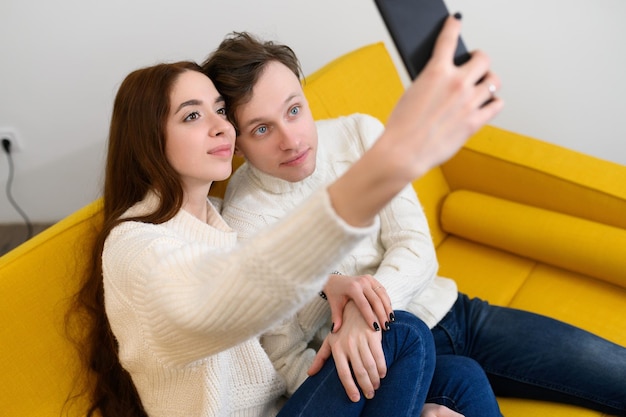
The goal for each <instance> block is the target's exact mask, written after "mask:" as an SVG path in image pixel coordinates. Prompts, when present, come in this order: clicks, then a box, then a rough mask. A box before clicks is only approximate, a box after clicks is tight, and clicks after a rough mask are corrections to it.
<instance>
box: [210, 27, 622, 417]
mask: <svg viewBox="0 0 626 417" xmlns="http://www.w3.org/2000/svg"><path fill="white" fill-rule="evenodd" d="M479 60H486V58H485V56H484V55H483V54H482V53H480V52H475V53H474V54H473V58H472V60H470V62H472V61H474V62H476V61H479ZM203 68H204V70H205V72H206V73H207V75H209V76H210V77H211V79H213V80H214V82H215V83H216V86H217V88H218V90H219V91H220V92H221V93H222V94H223V95H224V97H225V99H226V103H227V107H228V112H229V116H230V117H231V120H232V121H233V122H234V123H235V126H236V128H237V131H238V137H237V144H236V150H237V152H238V153H239V154H240V155H242V156H244V157H245V158H246V161H247V163H246V164H244V165H243V166H242V167H241V168H240V169H239V170H238V171H237V172H236V173H235V174H234V175H233V177H232V178H231V180H230V183H229V188H228V190H227V193H226V197H225V201H224V207H223V213H222V214H223V216H224V218H225V219H226V221H227V222H228V223H229V224H230V225H231V227H233V228H234V229H236V230H237V232H238V233H239V236H240V237H241V238H244V239H245V238H247V237H249V236H251V235H253V234H254V233H255V232H256V231H258V230H260V229H261V228H263V227H265V226H266V225H268V224H271V223H273V222H275V221H277V220H278V219H280V218H282V217H283V216H284V215H285V214H286V213H287V212H289V211H290V210H291V209H292V208H293V207H294V206H295V205H297V204H298V203H299V202H301V201H302V200H303V199H305V198H307V197H308V196H309V195H310V194H311V193H312V192H313V191H314V190H316V189H318V188H319V187H322V186H324V185H325V184H327V183H329V182H330V181H332V180H333V179H335V178H336V177H337V176H339V175H341V173H342V172H344V171H345V170H346V169H347V167H348V166H350V164H351V163H353V162H354V161H355V160H357V159H358V158H359V156H360V155H361V154H362V153H363V152H364V150H365V149H367V148H368V147H370V146H371V145H372V143H374V141H375V140H376V138H377V137H378V136H379V135H380V133H381V132H382V131H383V126H382V124H381V123H380V122H379V121H377V120H375V119H373V118H372V117H369V116H366V115H352V116H349V117H344V118H339V119H334V120H324V121H319V122H317V123H316V122H314V120H313V118H312V115H311V113H310V111H309V109H308V105H307V102H306V98H305V97H304V94H303V92H302V88H301V85H300V78H301V71H300V69H299V66H298V63H297V59H296V58H295V56H294V55H293V52H292V51H291V50H290V49H289V48H287V47H285V46H283V45H275V44H273V43H271V42H267V43H264V42H261V41H258V40H256V39H254V38H253V37H251V36H249V35H247V34H234V35H233V36H231V37H230V38H227V39H225V41H224V42H223V43H222V44H221V45H220V47H219V48H218V49H217V50H216V51H215V52H214V53H213V54H212V56H210V57H209V59H207V61H206V62H205V63H204V64H203ZM235 70H236V71H235ZM479 75H481V77H478V78H477V79H476V80H477V81H478V80H479V79H481V78H482V81H481V82H480V83H478V84H476V88H483V89H484V90H485V91H492V90H493V86H495V87H498V86H499V85H498V84H499V82H498V80H497V77H495V76H494V75H493V74H491V73H489V72H488V71H487V72H486V74H485V73H482V74H479ZM482 76H484V77H482ZM496 102H497V100H496ZM492 103H493V102H492ZM489 105H491V104H489ZM419 116H420V115H416V117H419ZM364 198H365V196H364ZM377 226H378V230H377V233H375V234H373V235H372V236H371V238H370V239H367V240H364V241H363V243H362V244H360V245H359V246H358V247H357V248H356V249H355V250H354V251H353V252H352V253H351V255H350V256H349V257H347V258H346V259H344V260H343V262H342V263H341V264H340V265H337V268H336V270H337V271H339V272H340V273H341V274H342V276H339V275H338V274H335V273H333V274H331V277H330V279H329V281H328V284H327V285H326V287H325V288H324V292H325V293H326V294H327V295H328V300H329V302H331V303H332V304H331V306H332V307H333V311H332V321H333V322H334V323H335V329H334V331H331V333H330V334H329V335H328V337H327V338H326V339H324V342H323V344H322V347H321V349H320V350H319V352H318V354H317V356H316V357H315V358H313V355H314V353H313V352H312V351H311V350H310V349H307V348H308V345H309V344H310V343H311V342H312V341H314V335H315V333H316V331H317V330H318V329H319V328H320V326H322V325H323V321H324V316H323V315H322V314H321V313H320V309H321V308H322V307H321V306H320V303H321V300H314V301H312V302H311V304H310V305H309V306H308V307H307V308H306V309H305V310H303V311H301V312H299V313H298V317H296V319H295V320H294V321H291V322H289V323H285V325H284V326H283V327H282V328H278V329H275V331H274V332H273V333H271V334H267V335H265V336H264V337H263V342H264V346H265V347H266V349H268V351H269V352H270V356H271V357H273V359H275V362H274V363H275V366H276V367H277V369H279V370H280V371H281V372H282V373H283V375H284V376H285V377H286V378H287V379H288V380H291V382H292V384H293V385H294V386H297V383H298V382H299V381H301V378H302V372H301V369H303V368H306V366H308V365H309V364H312V365H311V367H310V369H309V372H311V373H314V372H316V371H317V370H318V369H319V367H320V364H321V363H323V361H324V360H325V359H326V358H328V357H329V355H330V352H331V350H332V356H333V358H334V360H335V362H337V368H338V371H339V372H340V377H341V378H342V381H343V382H344V386H345V387H346V390H347V391H348V393H350V392H351V390H353V389H354V388H355V387H354V386H353V384H352V385H351V383H350V379H351V378H349V377H350V375H349V371H350V367H352V368H353V369H355V368H356V369H361V368H362V366H361V363H362V362H367V361H368V360H369V361H375V362H376V363H377V367H378V369H384V364H380V363H379V358H380V354H379V347H378V346H377V345H376V340H377V339H376V338H375V336H374V335H375V333H376V332H373V331H371V328H368V326H367V325H366V326H362V327H361V328H358V326H355V325H353V324H352V322H353V320H351V319H349V318H348V317H347V316H344V317H343V318H342V317H341V308H340V307H342V306H343V304H345V297H344V298H343V299H339V300H337V299H333V300H331V297H334V296H331V294H334V292H335V290H334V288H333V286H334V285H341V284H339V283H341V282H343V283H346V282H350V283H353V284H354V285H355V286H357V287H358V288H359V291H361V292H362V294H361V297H360V298H359V296H358V295H355V296H354V298H355V299H361V300H363V299H366V300H368V301H369V302H370V304H371V305H372V310H374V311H373V312H372V314H373V315H374V317H378V321H380V322H381V323H383V324H382V326H381V327H384V317H385V316H384V314H381V313H380V311H381V310H384V309H385V308H387V304H386V300H391V302H392V303H393V307H394V308H396V309H406V310H409V311H411V312H413V313H414V314H416V315H417V316H418V317H420V318H421V319H422V320H423V321H424V322H426V323H427V324H428V325H429V326H430V327H431V328H432V332H433V336H434V340H435V343H436V349H437V353H438V355H440V356H438V362H437V366H439V362H440V361H439V358H442V359H445V358H446V357H448V356H453V357H455V358H457V359H466V360H467V361H468V363H478V364H480V366H481V367H482V368H483V369H484V370H485V371H486V372H487V373H488V375H489V378H490V380H491V384H492V386H493V389H494V391H495V392H496V393H499V394H502V395H515V396H519V397H530V398H537V399H543V400H549V401H562V402H568V403H572V404H578V405H582V406H585V407H588V408H592V409H596V410H600V411H603V412H606V413H611V414H618V415H624V413H625V410H626V398H625V397H624V395H623V393H624V392H626V378H624V375H626V349H624V348H623V347H620V346H617V345H615V344H612V343H610V342H608V341H606V340H603V339H601V338H598V337H596V336H594V335H591V334H589V333H587V332H584V331H582V330H580V329H576V328H573V327H571V326H569V325H566V324H563V323H560V322H558V321H555V320H552V319H549V318H546V317H542V316H538V315H535V314H531V313H528V312H522V311H518V310H512V309H508V308H501V307H496V306H491V305H489V304H487V303H485V302H482V301H480V300H477V299H469V298H468V297H467V296H465V295H464V294H459V293H458V292H457V288H456V284H455V283H454V281H452V280H449V279H445V278H441V277H437V276H436V273H437V269H438V266H437V261H436V256H435V250H434V247H433V245H432V241H431V238H430V233H429V230H428V225H427V222H426V219H425V217H424V214H423V212H422V209H421V206H420V204H419V201H418V200H417V197H416V195H415V193H414V191H413V189H412V188H411V187H410V186H408V187H406V189H405V190H404V192H403V193H401V194H400V195H399V196H398V197H396V198H395V199H394V200H393V201H392V203H391V204H389V205H388V206H387V207H386V208H385V209H384V210H383V211H382V212H381V214H380V216H378V225H377ZM302 238H303V239H306V238H307V237H306V236H303V237H302ZM329 273H330V271H329ZM372 276H373V277H372ZM374 277H375V278H374ZM380 286H382V288H380ZM385 290H386V292H385ZM377 296H378V297H377ZM342 300H343V301H342ZM322 305H323V304H322ZM382 306H384V307H382ZM338 307H339V308H338ZM362 311H363V313H362V314H363V315H364V316H368V317H371V315H368V312H367V310H366V309H362ZM315 312H317V315H315V314H314V313H315ZM310 317H316V320H312V319H310ZM381 317H382V318H381ZM303 318H307V320H303ZM371 322H372V321H371V320H368V321H367V323H371ZM337 323H339V325H340V326H341V328H340V329H339V331H337V327H339V326H338V325H337ZM392 325H393V324H392ZM378 326H379V325H378V324H377V323H375V324H374V326H373V327H374V328H376V327H378ZM328 328H330V325H328V327H327V329H328ZM296 333H299V334H300V336H301V337H300V338H295V339H294V338H291V337H286V336H285V335H287V334H289V335H293V334H296ZM355 341H357V342H356V343H360V344H359V345H358V346H361V348H360V349H359V350H358V353H355V352H354V351H351V350H350V349H351V346H354V343H355ZM531 364H534V365H533V366H531ZM342 369H343V372H345V374H343V375H342V373H341V372H342V371H341V370H342ZM436 374H437V372H436ZM358 375H359V373H358V372H355V377H356V378H357V379H358ZM436 376H437V375H436ZM439 376H440V377H441V378H437V377H436V378H435V379H434V380H433V386H432V389H433V391H434V392H438V393H441V389H442V388H441V386H439V385H438V384H439V383H441V381H446V380H449V378H454V372H450V373H449V374H447V375H442V374H441V373H440V374H439ZM373 379H375V376H374V377H373ZM358 383H359V385H360V386H362V383H361V381H360V380H359V381H358ZM454 395H455V394H453V396H454ZM431 400H432V401H435V402H437V399H436V398H431ZM452 407H454V406H451V408H452ZM456 409H457V410H459V409H458V408H456Z"/></svg>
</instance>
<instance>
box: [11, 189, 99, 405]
mask: <svg viewBox="0 0 626 417" xmlns="http://www.w3.org/2000/svg"><path fill="white" fill-rule="evenodd" d="M101 207H102V202H101V200H97V201H95V202H93V203H91V204H89V205H88V206H86V207H84V208H82V209H81V210H79V211H77V212H75V213H74V214H72V215H70V216H68V217H67V218H65V219H63V220H61V221H60V222H59V223H57V224H55V225H53V226H52V227H50V228H49V229H47V230H45V231H43V232H42V233H40V234H38V235H37V236H35V237H34V238H32V239H30V240H28V241H27V242H25V243H24V244H22V245H21V246H19V247H17V248H16V249H14V250H12V251H11V252H9V253H7V254H6V255H4V256H2V257H0V294H2V301H1V302H0V317H2V324H1V325H0V340H2V342H0V369H1V370H2V371H1V373H0V392H1V393H2V395H0V410H2V412H1V413H0V414H2V415H6V416H60V415H61V411H62V410H63V408H64V407H65V401H66V400H67V398H68V395H69V393H70V392H72V391H73V389H74V388H76V385H75V383H76V380H77V378H78V377H79V376H80V375H84V372H83V368H82V364H81V363H79V361H78V357H77V354H76V350H75V347H74V346H73V345H72V343H71V341H70V340H68V338H67V335H66V333H65V322H64V318H65V314H66V311H67V309H68V307H69V302H70V298H71V296H72V295H73V294H74V293H75V292H76V291H77V289H78V285H79V282H80V279H81V278H82V277H84V276H85V273H86V268H87V263H88V261H89V259H90V251H91V247H92V245H93V243H92V242H93V239H94V238H95V236H96V234H97V231H98V230H99V229H100V227H101V222H102V213H101ZM82 386H83V387H84V384H82ZM78 388H81V386H79V387H78ZM72 405H73V406H77V408H72V409H71V410H72V413H70V414H68V415H84V414H85V413H84V410H83V412H80V411H79V410H78V408H80V406H83V405H84V402H83V403H81V402H80V401H77V402H76V403H72Z"/></svg>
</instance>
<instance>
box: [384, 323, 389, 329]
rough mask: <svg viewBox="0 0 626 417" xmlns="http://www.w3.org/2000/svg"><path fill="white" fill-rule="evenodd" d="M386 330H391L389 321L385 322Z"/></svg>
mask: <svg viewBox="0 0 626 417" xmlns="http://www.w3.org/2000/svg"><path fill="white" fill-rule="evenodd" d="M385 330H389V322H388V321H386V322H385Z"/></svg>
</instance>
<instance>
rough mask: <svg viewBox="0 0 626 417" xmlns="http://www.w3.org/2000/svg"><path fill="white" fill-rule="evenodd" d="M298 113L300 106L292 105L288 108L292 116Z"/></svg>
mask: <svg viewBox="0 0 626 417" xmlns="http://www.w3.org/2000/svg"><path fill="white" fill-rule="evenodd" d="M298 113H300V106H293V107H292V108H291V109H289V114H291V115H292V116H295V115H296V114H298Z"/></svg>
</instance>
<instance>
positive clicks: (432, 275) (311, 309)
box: [222, 114, 457, 393]
mask: <svg viewBox="0 0 626 417" xmlns="http://www.w3.org/2000/svg"><path fill="white" fill-rule="evenodd" d="M383 129H384V127H383V125H382V124H381V123H380V122H379V121H378V120H377V119H375V118H373V117H371V116H367V115H363V114H354V115H351V116H349V117H341V118H337V119H331V120H323V121H319V122H317V130H318V138H319V144H318V151H317V159H316V161H317V168H316V170H315V172H314V173H313V174H312V175H311V176H309V177H308V178H306V179H304V180H302V181H300V182H297V183H291V182H288V181H284V180H281V179H279V178H275V177H272V176H270V175H267V174H265V173H263V172H261V171H259V170H258V169H256V168H254V167H253V166H251V165H250V164H248V163H246V164H244V165H242V166H241V167H240V168H239V169H238V170H237V171H236V172H235V174H233V176H232V177H231V179H230V181H229V185H228V189H227V192H226V196H225V199H224V204H223V209H222V216H223V217H224V219H225V220H226V222H227V223H228V224H229V225H230V226H231V227H233V228H234V229H235V230H236V231H237V233H238V235H239V238H240V239H248V238H250V237H251V236H253V235H254V234H255V233H257V232H258V231H259V230H263V229H265V228H266V227H267V226H268V225H270V224H273V223H275V222H276V221H278V220H279V219H281V218H283V217H285V215H286V214H287V213H289V212H291V210H293V209H294V207H296V206H297V205H298V204H300V202H301V201H303V200H304V199H306V198H307V197H309V196H310V195H311V194H313V193H315V192H316V190H319V189H320V188H322V187H324V186H325V185H326V184H328V183H330V182H332V181H333V180H335V179H336V178H337V177H338V176H340V175H341V174H342V173H343V172H344V171H346V170H347V169H348V167H350V165H351V164H353V163H354V162H355V161H356V160H357V159H359V158H360V157H361V155H363V153H364V152H365V150H366V149H368V148H369V147H370V146H371V145H372V144H373V143H374V141H375V140H376V139H377V138H378V137H379V136H380V134H381V133H382V131H383ZM301 233H302V234H303V235H304V233H303V232H301ZM315 233H317V232H315ZM310 237H313V236H310ZM312 244H313V243H311V245H312ZM333 270H337V271H340V272H342V273H343V274H346V275H363V274H371V275H373V276H375V277H376V279H377V280H378V281H380V282H381V284H383V285H384V286H385V288H386V290H387V292H388V294H389V296H390V298H391V300H392V304H393V308H395V309H403V310H409V311H411V312H413V313H414V314H416V315H417V316H418V317H420V318H421V319H422V320H423V321H424V322H426V324H428V325H429V326H430V327H433V326H435V325H436V324H437V323H438V322H439V320H441V319H442V318H443V316H444V315H445V314H446V313H447V312H448V311H449V309H450V307H451V306H452V304H454V302H455V301H456V298H457V288H456V284H455V283H454V281H452V280H449V279H446V278H441V277H437V270H438V264H437V259H436V254H435V249H434V246H433V243H432V238H431V235H430V231H429V228H428V222H427V220H426V217H425V215H424V212H423V210H422V207H421V205H420V203H419V201H418V199H417V196H416V194H415V191H414V190H413V187H411V186H410V185H409V186H407V187H406V188H405V189H404V190H403V191H402V193H400V194H399V195H398V196H397V197H396V198H394V199H393V201H392V202H391V203H390V204H389V205H387V207H386V208H385V209H383V210H382V211H381V213H380V214H379V216H378V217H377V221H376V229H375V230H374V231H373V232H372V233H371V234H370V235H369V236H368V237H367V238H366V239H363V240H362V241H361V242H360V244H359V245H358V246H357V247H356V248H355V249H353V250H352V251H351V252H350V254H349V255H348V256H345V257H344V258H342V259H341V261H339V262H337V263H336V264H334V265H333V267H332V268H330V269H328V270H327V272H328V273H330V272H331V271H333ZM329 317H330V312H329V309H328V307H327V305H326V303H324V302H323V300H321V299H320V298H318V299H316V300H313V301H312V302H311V303H310V304H309V305H307V306H306V307H305V308H304V309H302V310H301V311H299V312H298V314H297V315H296V316H295V317H293V318H292V319H291V320H287V321H285V322H283V324H282V325H281V326H278V327H276V328H274V329H272V331H271V332H268V333H266V334H265V335H264V336H263V338H262V344H263V346H264V348H265V349H266V351H267V352H268V355H269V356H270V358H271V359H272V362H273V363H274V366H275V367H276V368H277V369H278V370H279V372H280V373H281V374H282V375H283V377H284V378H285V380H286V381H287V384H288V391H289V392H290V393H292V392H293V391H294V390H295V389H296V388H297V387H298V386H299V385H300V384H301V383H302V381H303V380H304V378H306V370H307V369H308V367H309V365H310V363H311V361H312V358H313V357H314V355H315V352H314V350H313V349H311V348H312V347H315V346H316V345H317V344H318V343H319V338H321V337H323V336H324V334H325V332H327V331H328V329H329V323H328V319H329ZM320 331H321V332H320Z"/></svg>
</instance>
